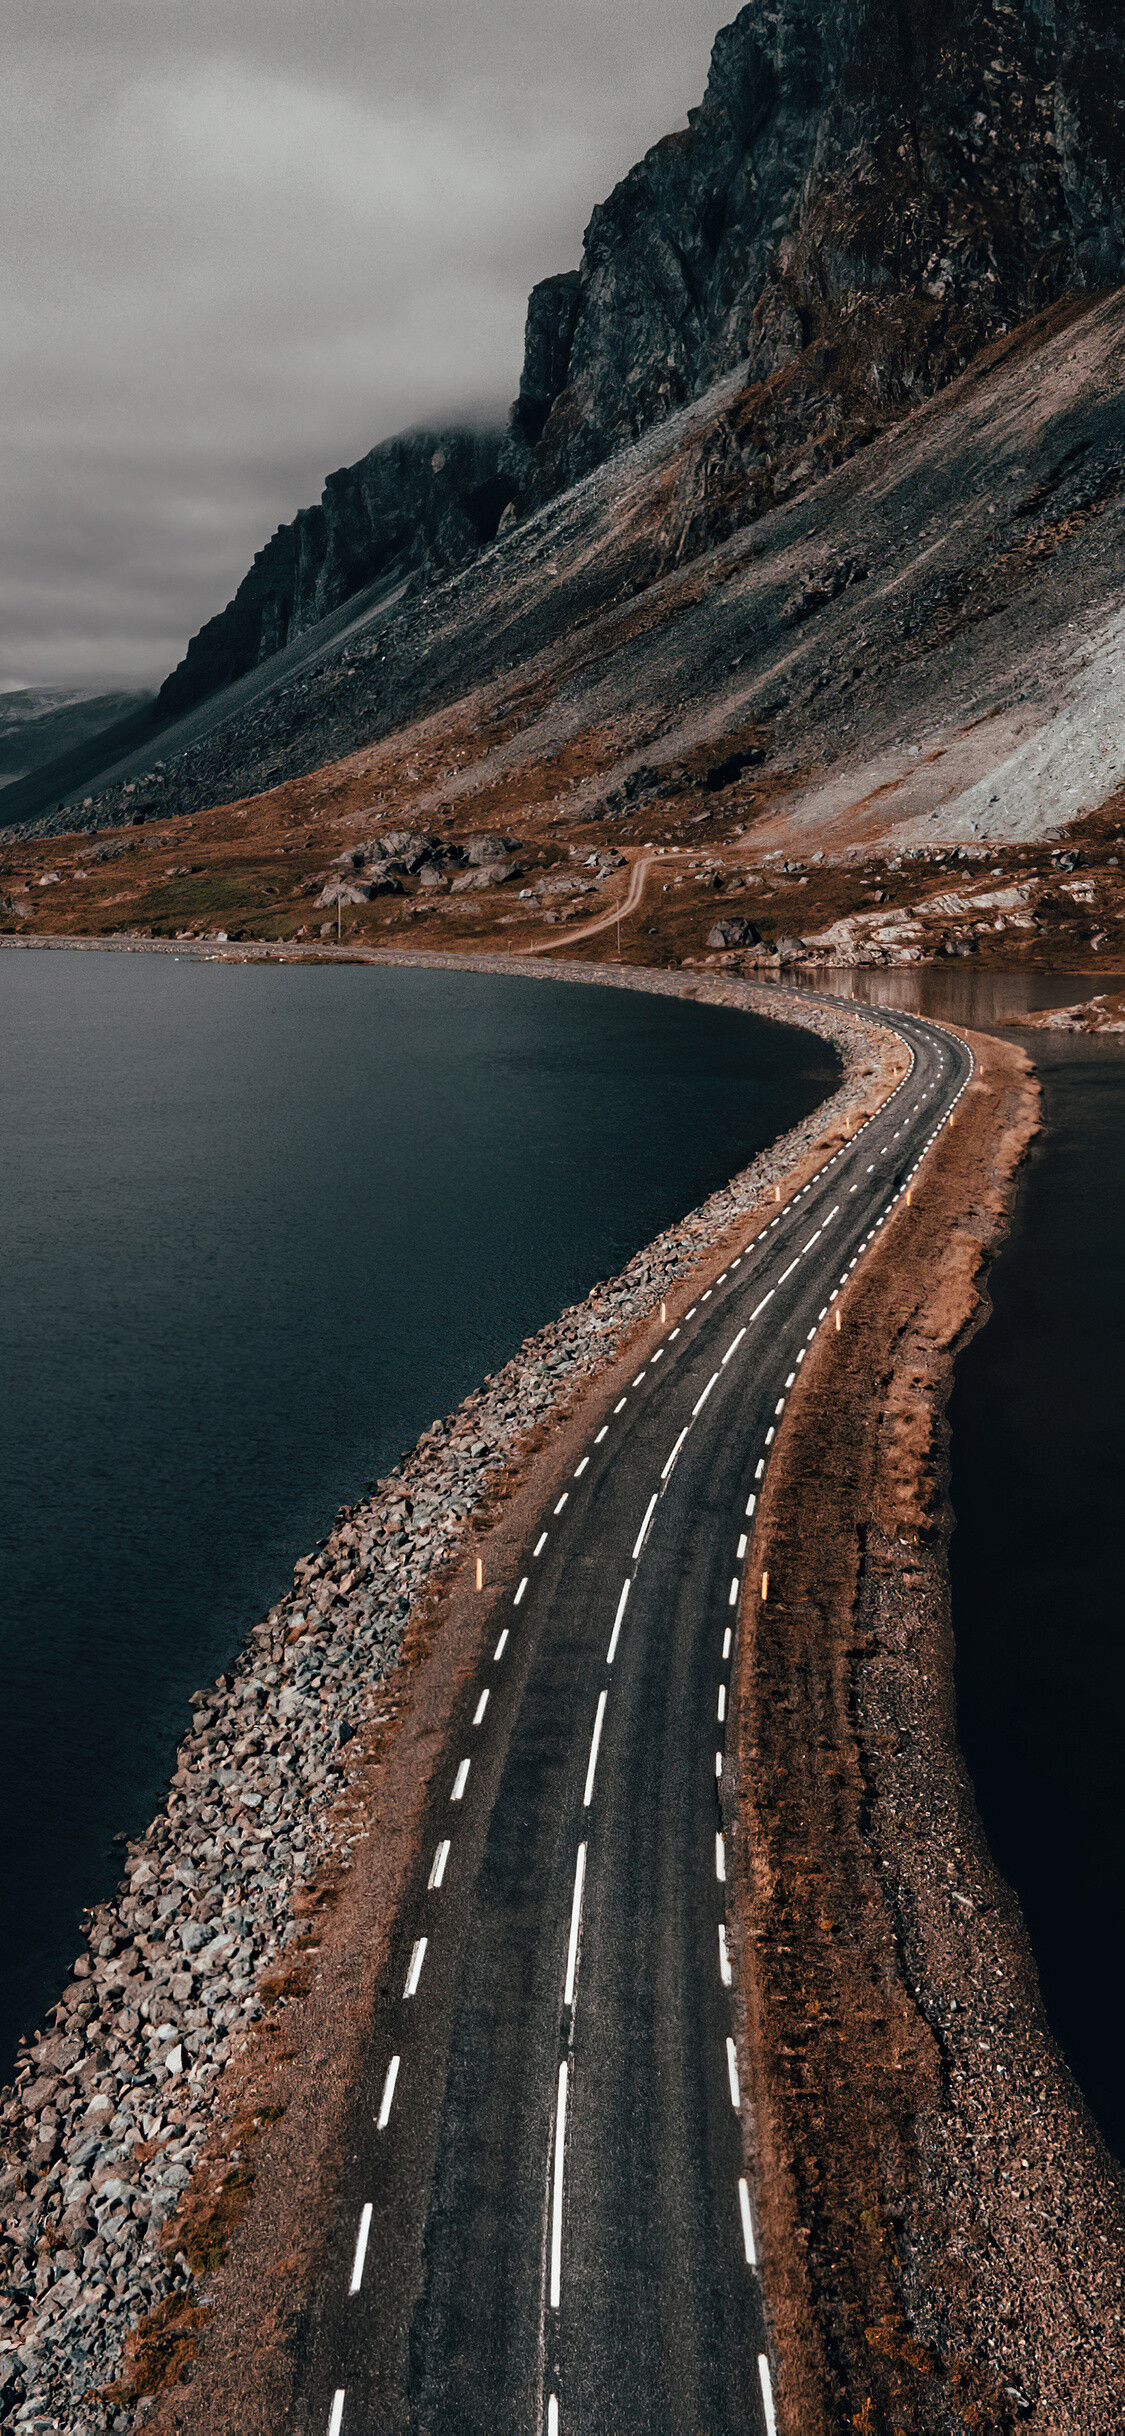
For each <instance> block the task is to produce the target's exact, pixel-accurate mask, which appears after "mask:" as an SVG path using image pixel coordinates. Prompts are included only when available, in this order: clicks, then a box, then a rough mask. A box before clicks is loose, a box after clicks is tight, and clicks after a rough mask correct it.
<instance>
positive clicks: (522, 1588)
mask: <svg viewBox="0 0 1125 2436" xmlns="http://www.w3.org/2000/svg"><path fill="white" fill-rule="evenodd" d="M526 1588H527V1575H526V1573H525V1574H524V1577H523V1580H522V1581H521V1583H520V1586H519V1589H518V1590H517V1592H516V1595H515V1597H514V1599H513V1600H512V1605H513V1607H518V1606H519V1603H520V1600H521V1599H522V1597H523V1594H524V1591H525V1590H526Z"/></svg>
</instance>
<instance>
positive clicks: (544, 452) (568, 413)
mask: <svg viewBox="0 0 1125 2436" xmlns="http://www.w3.org/2000/svg"><path fill="white" fill-rule="evenodd" d="M1123 277H1125V31H1123V30H1122V25H1121V22H1120V21H1119V17H1118V14H1117V11H1116V9H1115V6H1114V0H752V4H751V5H750V6H748V7H746V8H743V9H742V10H741V11H740V13H739V15H738V16H737V17H736V18H735V20H734V23H733V24H732V25H729V26H727V27H725V28H724V30H723V31H722V32H721V33H720V34H719V35H718V37H717V39H716V42H715V46H714V51H713V54H712V60H711V71H710V76H709V79H708V84H707V91H706V94H705V96H704V100H703V103H702V105H701V107H700V108H699V109H698V110H694V111H692V112H691V113H690V116H689V124H688V126H687V127H686V128H685V129H684V130H683V131H682V132H680V133H678V134H675V135H669V136H665V137H664V139H663V141H662V142H660V143H658V144H656V145H654V146H653V148H652V150H651V151H650V152H648V153H646V155H645V158H644V159H643V161H640V162H638V164H637V165H636V167H635V168H633V169H631V170H630V171H629V174H628V176H627V177H625V178H623V179H622V181H621V184H620V185H619V186H617V187H615V188H614V191H613V193H612V194H611V195H610V196H609V198H608V201H606V202H605V203H603V204H601V205H599V207H598V209H597V210H596V211H595V213H594V215H593V218H592V220H591V221H590V225H589V227H588V229H587V231H586V238H585V250H584V253H583V258H582V264H581V267H580V269H579V270H577V271H568V272H564V273H562V274H560V275H558V276H556V277H554V278H551V279H546V280H543V281H542V282H541V283H540V285H539V286H538V287H536V288H534V289H533V291H532V294H531V298H530V302H529V306H528V316H527V332H526V343H525V359H524V369H523V376H522V379H521V383H520V391H519V396H518V398H517V399H516V402H515V405H514V406H513V408H512V412H511V418H510V425H509V429H508V432H507V433H506V434H504V435H499V434H493V433H473V432H465V431H455V432H440V433H432V432H416V433H408V434H406V435H405V436H403V437H401V438H398V439H394V440H388V441H386V442H384V443H383V445H382V446H381V447H379V448H375V449H372V451H371V453H370V455H369V456H366V457H364V458H363V459H362V460H361V461H360V463H359V464H358V465H354V466H350V467H348V468H346V469H345V470H344V471H343V472H342V473H338V474H333V475H331V476H330V477H329V480H328V482H327V484H326V486H325V490H324V495H323V498H322V499H321V502H320V505H319V506H318V507H314V508H308V509H306V510H305V511H304V512H303V513H302V514H301V515H299V516H297V517H296V518H295V519H294V521H293V523H292V524H290V525H283V526H282V527H281V528H280V530H279V531H278V532H277V533H275V535H274V537H273V540H272V541H271V542H269V543H268V544H267V546H266V548H265V549H264V550H262V551H260V552H259V554H258V556H257V558H256V559H255V561H254V564H253V566H252V568H251V570H250V573H249V574H248V575H247V576H246V578H245V580H244V582H243V583H242V584H240V586H239V589H238V591H237V593H236V594H235V597H234V599H233V601H232V602H231V603H230V605H229V607H228V608H226V609H225V610H224V611H223V612H222V614H221V616H219V617H216V618H212V620H211V621H210V623H209V624H208V625H207V626H205V627H204V628H203V629H202V632H201V633H200V634H198V635H196V637H195V639H194V641H193V642H192V643H191V645H190V646H189V649H188V652H187V656H186V658H185V659H184V660H183V661H182V662H181V664H180V666H179V668H177V669H176V670H175V672H174V673H173V675H172V676H171V677H169V678H168V680H167V682H166V683H165V685H164V686H163V687H162V688H161V692H160V697H159V703H158V711H159V714H160V715H161V716H162V717H163V716H169V715H172V714H174V713H176V712H179V711H182V710H184V709H186V708H188V707H189V706H190V705H191V704H192V703H193V702H195V701H197V700H199V699H200V698H201V697H202V696H203V695H206V694H209V693H212V692H214V691H215V689H216V688H217V687H219V686H221V685H225V684H227V683H229V682H230V680H231V679H232V678H234V677H237V676H240V675H242V674H243V673H244V672H245V671H246V670H248V669H250V668H253V667H255V666H256V665H257V664H258V662H259V661H261V660H263V659H267V658H268V657H269V656H270V655H271V654H272V653H274V652H276V651H278V650H280V649H281V648H282V647H283V645H284V644H285V642H286V641H287V640H288V639H289V638H290V637H291V636H295V635H298V634H301V633H303V632H304V631H305V630H306V629H307V628H308V627H310V626H312V625H314V624H315V623H316V622H317V621H318V620H319V619H320V618H322V617H324V616H325V615H327V614H328V612H329V611H331V610H333V609H335V608H337V607H338V606H339V605H340V604H341V603H342V602H344V601H346V600H348V599H349V598H350V597H351V596H352V594H354V593H355V592H357V591H359V590H360V589H361V588H362V587H363V586H364V585H365V584H368V583H370V582H371V581H372V580H373V579H374V578H375V577H377V576H379V575H382V574H384V573H387V574H390V573H393V572H394V571H395V570H396V569H402V570H404V571H405V570H406V569H409V568H414V567H419V566H423V565H425V566H426V567H428V568H430V569H432V570H436V571H439V572H440V571H444V570H446V569H448V568H451V567H456V566H458V565H461V564H463V563H464V562H465V561H466V560H467V559H468V558H471V557H472V556H473V555H474V554H475V552H476V551H477V550H478V549H479V548H480V547H481V545H482V544H483V543H485V542H487V541H490V540H491V539H492V537H493V535H494V534H495V532H496V529H497V526H498V523H499V521H500V519H501V517H502V516H503V515H504V513H505V510H506V509H507V508H508V507H509V506H511V508H512V513H513V514H515V513H517V512H522V511H524V510H527V509H530V508H534V507H536V506H538V505H540V504H542V503H543V502H544V501H545V500H547V499H550V498H552V497H554V496H555V495H556V494H557V493H558V492H559V491H562V490H564V489H566V488H567V487H568V486H569V485H570V484H571V483H572V482H574V481H576V480H577V479H579V477H580V476H581V475H583V474H584V473H587V472H589V471H590V470H591V468H592V467H594V466H595V465H598V464H600V463H601V462H602V461H603V460H604V459H605V458H606V457H609V456H611V455H612V454H613V453H614V452H615V451H616V450H618V449H620V448H623V447H625V446H627V445H628V444H629V442H631V441H633V440H636V439H637V438H639V436H640V435H641V434H642V433H643V432H644V431H646V430H648V429H649V428H650V427H651V426H652V425H653V424H655V423H659V422H660V421H662V420H663V419H664V418H665V417H666V416H667V415H668V414H670V413H672V412H673V411H674V410H675V409H676V408H677V407H679V406H682V405H684V404H686V403H687V401H688V400H689V399H691V398H692V397H695V396H698V395H699V394H700V393H701V392H702V391H704V390H705V389H707V388H708V387H709V386H710V384H711V383H712V382H713V381H715V380H716V379H717V378H719V377H720V376H721V375H722V374H724V373H728V372H731V371H733V370H734V369H735V368H736V367H737V366H739V365H744V366H745V368H746V388H745V391H744V393H743V395H742V396H741V398H740V399H739V401H738V403H737V405H736V406H735V407H734V408H733V409H732V410H731V411H730V412H729V413H728V414H727V415H726V416H725V418H723V419H722V421H721V424H720V425H719V426H717V427H716V432H715V436H714V444H713V447H712V449H711V451H710V453H707V452H704V453H703V455H701V457H700V459H699V462H698V464H697V465H696V467H695V469H694V471H693V475H692V479H691V482H690V483H689V485H688V487H687V490H686V492H685V496H684V498H683V500H682V501H681V502H680V511H681V513H680V530H679V539H678V542H677V545H676V548H677V554H679V555H690V554H691V552H692V551H693V549H694V548H696V547H701V546H704V545H705V544H706V543H707V542H708V541H713V540H715V539H717V538H718V537H719V535H720V533H721V531H722V530H723V529H729V527H730V525H731V524H737V523H741V522H745V521H746V520H747V518H748V517H749V516H752V515H754V514H757V513H759V512H760V511H761V509H762V508H763V507H765V506H768V505H770V504H771V503H772V502H773V501H775V500H776V499H778V498H780V497H783V496H785V494H786V491H787V490H789V489H792V488H793V487H794V484H795V482H797V481H800V480H801V479H809V478H815V476H816V475H817V474H819V473H821V472H823V471H826V470H827V469H828V468H829V467H830V466H832V465H833V464H835V463H838V462H839V460H840V458H841V457H842V456H843V455H845V454H847V453H849V452H850V450H851V449H852V448H853V447H855V446H857V445H860V444H861V443H862V441H863V440H864V439H866V438H870V437H871V435H872V431H873V429H874V428H876V427H877V425H878V423H879V422H880V420H882V419H885V418H886V416H887V415H889V414H894V413H896V412H900V411H901V410H902V408H903V407H904V406H906V405H909V404H910V403H911V402H912V401H913V400H915V399H918V398H921V397H923V396H925V395H927V394H928V393H929V392H931V391H932V390H934V389H936V388H938V387H939V386H940V385H941V384H942V382H944V381H946V380H948V379H949V378H951V377H952V376H953V375H954V374H956V373H957V372H959V371H961V370H962V369H963V368H964V366H965V364H966V363H967V362H968V361H969V359H970V357H971V356H972V355H973V354H974V353H975V352H976V351H977V350H978V349H979V347H980V346H981V345H982V344H983V343H984V342H985V341H986V340H988V339H989V338H991V337H993V336H995V335H996V334H997V333H998V332H1001V331H1003V330H1005V329H1006V328H1008V327H1010V326H1011V324H1013V323H1014V322H1016V321H1019V320H1021V319H1022V318H1024V317H1025V316H1027V315H1029V314H1031V313H1033V312H1035V311H1037V310H1038V309H1039V308H1040V307H1042V306H1044V305H1047V304H1050V303H1052V302H1053V301H1054V300H1055V299H1057V298H1058V297H1059V296H1061V295H1063V294H1065V293H1066V292H1067V291H1068V290H1070V289H1074V288H1096V287H1099V286H1111V285H1114V284H1116V282H1117V281H1119V280H1120V279H1122V278H1123Z"/></svg>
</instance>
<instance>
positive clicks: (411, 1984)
mask: <svg viewBox="0 0 1125 2436" xmlns="http://www.w3.org/2000/svg"><path fill="white" fill-rule="evenodd" d="M425 1959H426V1940H425V1938H424V1937H416V1938H415V1940H414V1950H413V1952H412V1954H411V1957H410V1969H409V1970H408V1972H407V1974H406V1986H405V1987H404V1989H403V1991H402V1993H403V1996H404V1997H407V1996H417V1994H418V1982H419V1980H420V1979H421V1976H422V1965H423V1963H424V1961H425Z"/></svg>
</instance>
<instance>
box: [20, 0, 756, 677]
mask: <svg viewBox="0 0 1125 2436" xmlns="http://www.w3.org/2000/svg"><path fill="white" fill-rule="evenodd" d="M722 13H723V12H722V9H721V6H720V5H719V0H600V4H599V5H595V0H570V4H569V5H563V4H562V0H560V4H559V5H557V6H554V7H552V8H550V9H548V8H546V7H544V6H541V5H540V4H539V0H520V4H519V5H517V4H516V0H460V4H459V5H454V4H453V0H378V5H374V4H372V5H365V4H363V0H339V4H338V5H336V6H330V7H325V6H323V5H322V6H318V7H316V8H313V7H311V6H310V5H309V0H192V5H191V6H190V7H188V8H181V7H178V6H175V5H171V4H168V5H165V0H99V6H98V7H97V9H95V10H91V9H90V8H89V7H88V5H87V4H86V0H83V4H82V5H81V6H77V7H76V6H74V5H70V4H64V0H9V5H8V8H7V10H6V29H7V43H6V47H7V54H8V72H7V76H6V80H5V84H4V87H3V90H2V91H0V207H2V208H3V211H4V217H5V223H6V226H7V228H8V230H9V232H11V238H10V244H9V250H8V253H7V257H6V260H5V262H4V264H3V265H2V266H0V327H3V329H4V330H5V332H6V335H7V342H8V356H9V364H8V371H7V377H6V380H5V393H4V403H3V406H2V408H0V476H2V484H0V492H2V496H3V498H4V500H5V502H6V505H5V507H4V509H3V511H2V524H0V534H2V548H0V683H7V684H12V683H25V684H26V683H68V682H74V683H88V684H91V685H93V684H101V683H103V682H104V683H106V684H115V683H137V682H150V683H155V682H157V681H159V679H160V678H161V677H162V676H163V675H164V674H165V673H166V671H167V670H168V668H169V667H171V665H172V664H173V662H174V661H175V660H176V659H178V658H179V656H180V654H181V652H182V649H183V645H184V642H185V640H186V638H187V636H188V634H189V633H191V632H192V631H193V630H194V629H195V628H196V627H197V626H198V625H199V624H200V623H201V622H202V620H203V619H204V618H206V617H207V616H209V615H211V614H212V613H213V612H214V611H215V610H217V609H219V608H221V607H222V605H223V603H224V602H225V601H226V600H227V599H228V598H229V597H230V594H231V592H232V591H233V589H234V587H235V585H236V584H237V582H238V580H239V578H240V577H241V575H242V574H243V573H244V572H245V569H246V567H247V565H248V564H249V560H250V557H251V555H252V553H253V551H254V550H255V549H256V548H258V547H260V546H261V544H262V543H263V542H264V541H265V540H266V539H267V538H268V536H269V533H270V532H271V531H272V530H273V528H274V526H275V525H276V524H277V523H278V522H279V521H281V520H282V519H284V518H287V517H289V516H291V515H292V514H294V513H295V511H296V510H297V509H298V508H299V507H302V506H304V505H306V504H307V503H308V502H309V500H311V499H312V498H314V497H315V496H317V494H318V492H319V488H320V485H321V482H322V480H323V477H324V475H325V474H326V473H327V472H329V471H330V470H331V469H332V468H333V467H335V466H337V465H341V464H346V463H349V462H350V461H351V460H353V459H354V458H355V457H357V456H359V455H361V454H362V453H363V451H364V450H365V449H367V448H369V447H371V446H372V445H373V444H374V443H375V441H377V440H379V439H382V438H384V437H385V436H386V435H387V434H388V433H389V432H392V431H395V430H398V429H401V428H402V427H403V426H405V425H407V424H409V423H411V422H416V421H420V420H426V421H429V420H439V419H446V418H450V417H453V416H457V417H462V416H469V417H476V418H481V417H489V418H499V417H500V416H501V415H502V414H503V412H504V410H505V408H506V406H507V403H508V400H509V399H510V398H511V396H512V395H513V394H514V389H515V385H516V381H517V378H518V371H519V362H520V351H521V345H522V331H523V315H524V308H525V303H526V296H527V290H528V288H529V287H530V286H531V284H532V283H533V281H534V280H536V279H537V278H541V277H542V276H544V275H545V274H546V273H547V272H549V271H552V270H557V269H561V268H563V267H565V266H566V265H567V264H569V263H572V262H575V261H577V259H578V254H579V250H580V245H581V234H582V229H583V226H584V224H585V221H586V219H587V217H588V215H589V211H590V208H591V206H592V204H593V203H594V202H595V201H596V200H597V199H598V198H599V197H600V196H601V195H602V194H604V193H605V192H606V191H607V190H608V188H609V187H610V186H611V185H612V184H613V183H614V181H615V180H616V179H617V178H618V177H619V176H621V175H622V174H623V173H624V171H625V170H626V169H627V168H628V166H629V164H630V162H631V161H632V160H633V159H634V158H636V156H637V154H638V153H639V152H640V151H642V150H643V149H644V148H645V146H646V145H647V144H648V143H650V142H652V141H654V140H655V138H656V137H657V136H658V135H660V134H662V133H663V132H664V131H665V129H666V128H667V127H669V126H673V125H676V124H678V123H682V120H683V116H684V113H685V110H686V109H687V107H688V106H689V105H690V104H691V103H692V102H693V101H695V100H697V99H698V98H699V95H700V94H701V92H702V89H703V83H704V79H705V75H706V67H707V58H708V53H709V49H710V43H711V40H712V38H713V35H714V32H715V29H716V26H717V24H718V23H719V22H720V21H721V16H722Z"/></svg>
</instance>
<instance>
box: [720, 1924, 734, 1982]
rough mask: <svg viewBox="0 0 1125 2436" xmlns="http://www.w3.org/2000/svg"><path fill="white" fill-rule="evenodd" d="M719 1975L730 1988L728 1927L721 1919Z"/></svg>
mask: <svg viewBox="0 0 1125 2436" xmlns="http://www.w3.org/2000/svg"><path fill="white" fill-rule="evenodd" d="M719 1977H720V1979H721V1980H722V1983H723V1986H724V1988H729V1986H730V1983H731V1968H730V1955H729V1954H728V1952H727V1932H726V1928H725V1927H724V1924H723V1922H722V1921H721V1920H720V1922H719Z"/></svg>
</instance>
